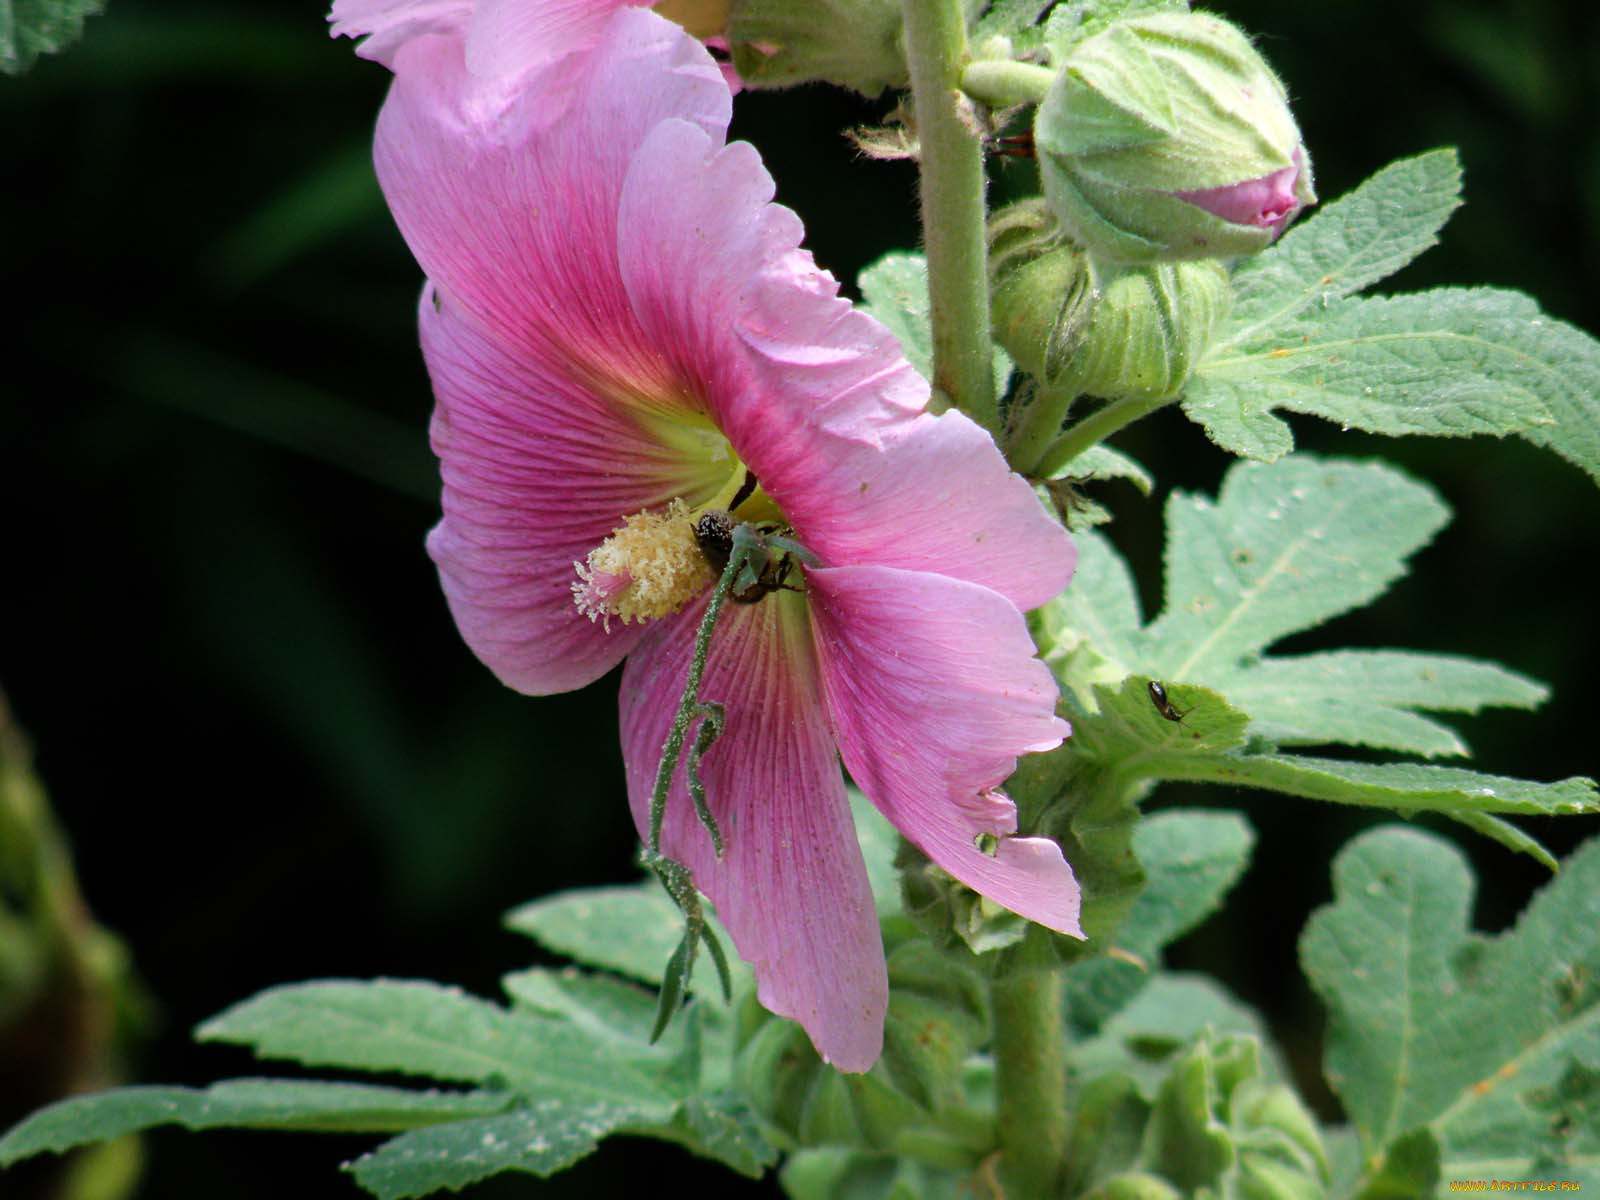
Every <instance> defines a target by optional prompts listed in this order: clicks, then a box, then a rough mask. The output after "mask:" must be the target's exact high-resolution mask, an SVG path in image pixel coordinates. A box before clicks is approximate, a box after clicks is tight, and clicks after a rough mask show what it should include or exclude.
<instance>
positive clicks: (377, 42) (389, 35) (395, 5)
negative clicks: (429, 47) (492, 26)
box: [328, 0, 474, 70]
mask: <svg viewBox="0 0 1600 1200" xmlns="http://www.w3.org/2000/svg"><path fill="white" fill-rule="evenodd" d="M473 2H474V0H334V4H333V11H331V12H330V13H329V14H328V20H329V22H330V23H331V24H330V28H329V30H328V32H329V33H330V34H331V35H332V36H333V37H358V38H363V39H364V40H363V41H362V42H361V44H360V45H358V46H357V47H356V53H357V54H359V55H360V56H361V57H362V58H370V59H372V60H373V61H374V62H380V63H382V64H383V65H384V66H386V67H388V68H389V69H390V70H393V69H394V60H395V56H396V55H397V54H398V53H399V51H400V47H402V46H404V45H405V44H406V43H407V42H409V41H412V40H413V39H415V38H419V37H423V36H425V35H427V34H432V33H442V34H452V33H456V34H458V33H462V32H464V31H465V29H466V27H467V22H468V20H469V19H470V18H471V16H472V7H473Z"/></svg>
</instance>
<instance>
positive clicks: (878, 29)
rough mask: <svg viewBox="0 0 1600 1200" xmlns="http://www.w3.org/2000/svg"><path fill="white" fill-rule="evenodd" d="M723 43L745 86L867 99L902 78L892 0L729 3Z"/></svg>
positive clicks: (896, 5)
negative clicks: (826, 87) (824, 87)
mask: <svg viewBox="0 0 1600 1200" xmlns="http://www.w3.org/2000/svg"><path fill="white" fill-rule="evenodd" d="M979 7H981V5H980V4H979V3H977V2H975V0H967V8H968V11H969V12H972V13H975V12H976V11H977V9H978V8H979ZM728 43H729V45H730V47H731V48H732V51H733V65H734V69H735V70H737V71H738V72H739V79H740V81H741V82H742V83H743V84H744V86H745V87H747V88H754V89H760V88H782V87H794V86H795V85H797V84H802V83H817V82H822V83H834V84H838V85H839V86H840V87H846V88H850V89H851V90H852V91H856V92H860V93H861V94H862V95H863V96H867V97H869V98H870V97H873V96H877V95H878V94H879V93H880V92H882V91H883V90H884V89H886V88H898V87H904V86H906V84H907V82H908V79H909V76H908V73H907V69H906V55H905V48H904V45H903V34H902V21H901V15H900V2H899V0H808V2H807V3H805V4H795V3H793V0H735V3H734V5H733V11H732V14H731V16H730V18H729V22H728Z"/></svg>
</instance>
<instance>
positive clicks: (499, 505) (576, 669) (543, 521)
mask: <svg viewBox="0 0 1600 1200" xmlns="http://www.w3.org/2000/svg"><path fill="white" fill-rule="evenodd" d="M419 324H420V326H421V334H422V351H423V356H424V357H425V358H426V360H427V363H428V373H429V375H430V376H431V377H432V379H433V390H434V396H435V399H436V402H437V403H436V407H435V409H434V416H433V427H432V436H433V448H434V452H435V453H436V454H438V455H439V465H440V471H441V474H442V476H443V479H444V520H442V521H441V522H440V523H439V525H438V526H437V527H436V528H435V529H434V530H433V532H432V533H431V534H430V535H429V537H428V552H429V553H430V554H431V555H432V556H433V559H434V561H435V562H436V563H437V564H438V567H439V577H440V579H441V581H442V582H443V584H444V590H445V595H446V597H447V598H448V599H449V602H450V611H451V613H452V614H453V615H454V616H455V619H456V624H457V625H458V626H460V629H461V634H462V636H463V637H464V638H465V639H466V641H467V644H468V645H469V646H471V647H472V649H473V651H474V653H476V654H477V655H478V657H479V658H481V659H483V661H484V662H485V663H486V664H487V665H488V666H489V668H490V669H491V670H493V671H494V673H495V674H496V675H498V676H499V677H500V679H501V680H502V681H503V682H504V683H506V684H507V685H509V686H510V687H513V688H516V689H517V690H518V691H521V692H527V693H530V694H535V695H544V694H548V693H551V692H561V691H567V690H570V689H572V688H576V687H582V686H583V685H584V684H586V683H590V682H592V681H593V680H595V679H597V678H599V677H600V676H601V675H603V674H605V672H606V671H608V670H610V669H611V668H612V667H614V666H615V665H616V664H617V663H618V662H620V661H621V660H622V657H623V655H625V654H626V653H627V652H628V651H629V650H630V649H632V647H633V645H634V644H635V643H636V642H637V641H638V640H639V637H640V636H641V634H642V633H643V628H642V627H641V626H633V627H631V628H630V627H626V626H623V625H621V624H620V623H613V624H612V626H611V629H610V632H609V633H608V632H607V631H606V629H605V628H604V627H603V626H601V625H599V624H595V623H592V622H590V621H589V620H587V619H586V618H585V617H583V616H582V615H581V614H580V613H579V612H578V610H577V608H576V607H575V606H574V604H573V597H572V583H573V580H574V578H575V575H574V571H573V563H574V562H577V561H582V560H583V558H584V556H585V555H586V554H588V552H589V551H590V550H593V549H594V548H595V547H596V546H597V545H599V544H600V542H601V541H602V540H603V539H604V538H605V537H606V536H607V535H608V534H610V533H611V530H612V528H613V527H614V526H615V525H616V524H617V522H618V519H619V518H620V517H621V516H623V515H625V514H629V513H634V512H637V511H639V510H640V509H643V508H652V507H659V506H661V505H664V504H665V503H666V502H667V501H669V500H670V499H671V498H672V497H673V496H675V495H678V494H680V491H681V490H683V489H685V488H686V487H689V486H692V485H690V484H686V483H685V482H684V477H683V475H682V465H681V463H680V462H679V460H678V459H676V458H675V457H674V456H672V455H670V454H669V453H668V452H666V451H665V450H664V449H663V448H662V446H661V445H660V444H659V443H658V442H657V441H655V440H654V439H653V438H651V437H650V436H649V435H648V434H647V433H646V432H645V431H644V430H642V429H641V428H640V427H639V426H638V425H637V424H636V423H635V422H634V421H633V420H632V419H631V416H630V414H629V412H628V410H626V409H623V408H620V407H619V406H617V405H614V404H609V403H607V402H606V401H605V400H603V399H601V398H599V397H597V396H596V395H594V394H593V393H591V392H589V391H588V390H586V389H584V388H583V387H581V386H579V385H577V384H575V383H574V382H573V381H572V380H570V379H568V378H566V377H565V376H564V375H563V374H562V373H561V371H560V369H559V364H555V365H554V366H552V364H549V363H545V362H542V361H540V360H539V359H538V358H536V357H534V356H532V355H514V354H512V353H509V352H508V351H507V350H506V349H505V348H503V347H502V346H501V345H499V344H498V343H497V342H495V341H494V340H492V339H490V338H488V337H486V336H485V335H483V334H482V333H480V332H478V331H477V330H476V329H474V328H473V327H472V326H471V324H470V322H469V321H468V320H467V319H466V318H465V317H464V316H462V315H461V314H460V313H459V312H457V311H456V310H455V309H454V308H453V307H452V306H451V305H450V304H449V303H448V302H447V301H443V300H440V299H438V298H436V296H435V295H434V294H433V292H432V289H429V290H428V291H427V292H426V293H424V295H423V300H422V307H421V312H420V315H419Z"/></svg>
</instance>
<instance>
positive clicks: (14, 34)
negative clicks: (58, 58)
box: [0, 0, 105, 75]
mask: <svg viewBox="0 0 1600 1200" xmlns="http://www.w3.org/2000/svg"><path fill="white" fill-rule="evenodd" d="M104 8H105V0H0V74H4V75H20V74H22V72H24V71H26V70H27V69H28V68H29V67H31V66H32V65H33V63H34V60H35V59H37V58H38V57H39V56H40V55H41V54H55V53H56V52H58V51H60V50H64V49H65V48H66V47H68V46H70V45H71V44H72V43H73V42H75V41H77V40H78V39H79V38H80V37H82V36H83V23H84V21H85V20H86V19H87V18H89V17H92V16H94V15H95V14H97V13H99V12H100V11H101V10H103V9H104Z"/></svg>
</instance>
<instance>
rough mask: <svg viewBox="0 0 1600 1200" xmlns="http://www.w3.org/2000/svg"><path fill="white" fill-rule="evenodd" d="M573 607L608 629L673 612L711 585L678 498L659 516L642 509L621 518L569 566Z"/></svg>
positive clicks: (688, 515)
mask: <svg viewBox="0 0 1600 1200" xmlns="http://www.w3.org/2000/svg"><path fill="white" fill-rule="evenodd" d="M572 565H573V567H574V569H576V571H577V572H578V578H577V580H576V581H575V582H574V583H573V585H572V598H573V602H574V603H576V604H577V606H578V611H579V612H581V613H582V614H583V615H584V616H586V617H588V618H589V619H590V620H591V621H595V620H599V621H603V622H604V623H605V626H606V628H607V629H608V630H609V629H610V628H611V618H612V617H619V618H621V620H622V622H623V624H625V625H626V624H628V623H629V622H632V621H649V620H652V619H654V618H656V617H664V616H666V615H668V614H669V613H675V612H677V611H678V610H679V609H680V608H682V607H683V606H684V605H686V604H688V603H689V601H690V600H692V599H694V598H695V597H696V596H698V595H699V594H700V593H701V592H703V591H704V590H705V589H706V588H708V587H710V586H711V585H712V583H714V582H715V580H713V579H712V577H711V568H710V567H709V566H707V565H706V558H705V555H704V554H702V553H701V551H700V546H699V543H697V542H696V541H695V537H694V518H693V514H691V513H690V511H689V506H688V505H687V504H685V503H684V502H683V501H682V500H681V499H676V500H673V502H672V503H671V504H669V505H667V509H666V511H665V512H650V511H648V510H643V511H640V512H636V513H634V514H633V516H631V517H626V518H624V519H623V522H622V524H621V525H618V526H617V527H616V528H615V529H614V530H612V531H611V536H610V537H608V538H607V539H606V540H605V541H603V542H601V543H600V544H599V545H598V546H596V547H595V548H594V549H593V550H591V551H590V552H589V556H588V557H587V558H586V559H585V560H584V561H583V562H581V563H573V564H572Z"/></svg>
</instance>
